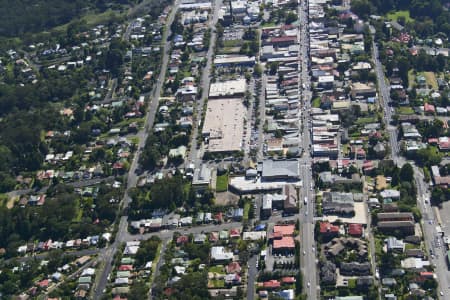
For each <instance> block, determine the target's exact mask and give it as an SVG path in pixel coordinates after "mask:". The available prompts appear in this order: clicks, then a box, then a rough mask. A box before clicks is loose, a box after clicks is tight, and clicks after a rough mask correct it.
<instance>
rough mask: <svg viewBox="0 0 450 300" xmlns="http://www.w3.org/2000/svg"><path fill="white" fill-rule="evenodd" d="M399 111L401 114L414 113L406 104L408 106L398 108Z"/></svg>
mask: <svg viewBox="0 0 450 300" xmlns="http://www.w3.org/2000/svg"><path fill="white" fill-rule="evenodd" d="M397 113H398V114H400V115H413V114H414V110H413V109H412V108H411V107H409V106H406V107H404V106H402V107H399V108H397Z"/></svg>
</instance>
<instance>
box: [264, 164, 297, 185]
mask: <svg viewBox="0 0 450 300" xmlns="http://www.w3.org/2000/svg"><path fill="white" fill-rule="evenodd" d="M261 164H262V165H261V173H262V176H261V177H262V179H263V180H269V181H270V180H298V179H299V178H300V166H299V161H298V159H283V160H272V159H266V160H264V161H263V162H262V163H261Z"/></svg>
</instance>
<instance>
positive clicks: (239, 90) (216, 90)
mask: <svg viewBox="0 0 450 300" xmlns="http://www.w3.org/2000/svg"><path fill="white" fill-rule="evenodd" d="M246 88H247V84H246V82H245V78H240V79H236V80H228V81H224V82H214V83H212V84H211V86H210V88H209V98H225V97H227V98H233V97H243V96H244V94H245V90H246Z"/></svg>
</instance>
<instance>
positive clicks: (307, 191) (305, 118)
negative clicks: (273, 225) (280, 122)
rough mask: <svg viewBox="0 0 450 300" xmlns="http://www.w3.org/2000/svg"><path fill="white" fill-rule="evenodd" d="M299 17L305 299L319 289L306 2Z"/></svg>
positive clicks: (318, 291) (300, 10) (301, 212)
mask: <svg viewBox="0 0 450 300" xmlns="http://www.w3.org/2000/svg"><path fill="white" fill-rule="evenodd" d="M298 17H299V28H298V29H299V42H300V51H299V71H300V72H299V90H300V91H301V93H300V96H301V97H300V100H301V102H302V105H301V107H302V109H303V112H300V114H299V123H300V124H301V126H302V130H301V133H300V136H299V146H300V147H301V148H302V149H300V150H303V156H302V158H301V159H300V174H301V177H302V187H303V188H302V189H301V192H300V203H303V205H301V204H300V209H299V210H300V211H299V219H300V227H301V228H300V229H301V235H300V239H301V242H300V251H301V252H302V253H301V254H300V255H301V259H300V261H301V270H302V272H303V278H304V280H303V289H304V291H306V294H307V296H308V299H311V300H314V299H317V298H318V297H319V295H320V288H319V285H318V283H317V265H316V249H315V240H314V205H315V204H314V182H313V178H312V170H311V169H312V157H311V154H310V146H311V136H310V130H311V127H310V124H311V122H310V110H311V92H310V86H311V81H310V80H311V79H310V77H309V65H308V62H309V32H308V30H309V28H308V2H307V1H300V4H299V7H298Z"/></svg>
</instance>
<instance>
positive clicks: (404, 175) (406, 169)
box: [400, 163, 414, 182]
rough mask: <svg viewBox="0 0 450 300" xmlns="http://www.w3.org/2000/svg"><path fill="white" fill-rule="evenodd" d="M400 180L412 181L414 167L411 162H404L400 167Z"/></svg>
mask: <svg viewBox="0 0 450 300" xmlns="http://www.w3.org/2000/svg"><path fill="white" fill-rule="evenodd" d="M400 180H401V181H406V182H412V181H413V180H414V169H413V167H412V166H411V164H409V163H406V164H404V165H403V167H402V168H401V169H400Z"/></svg>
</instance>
